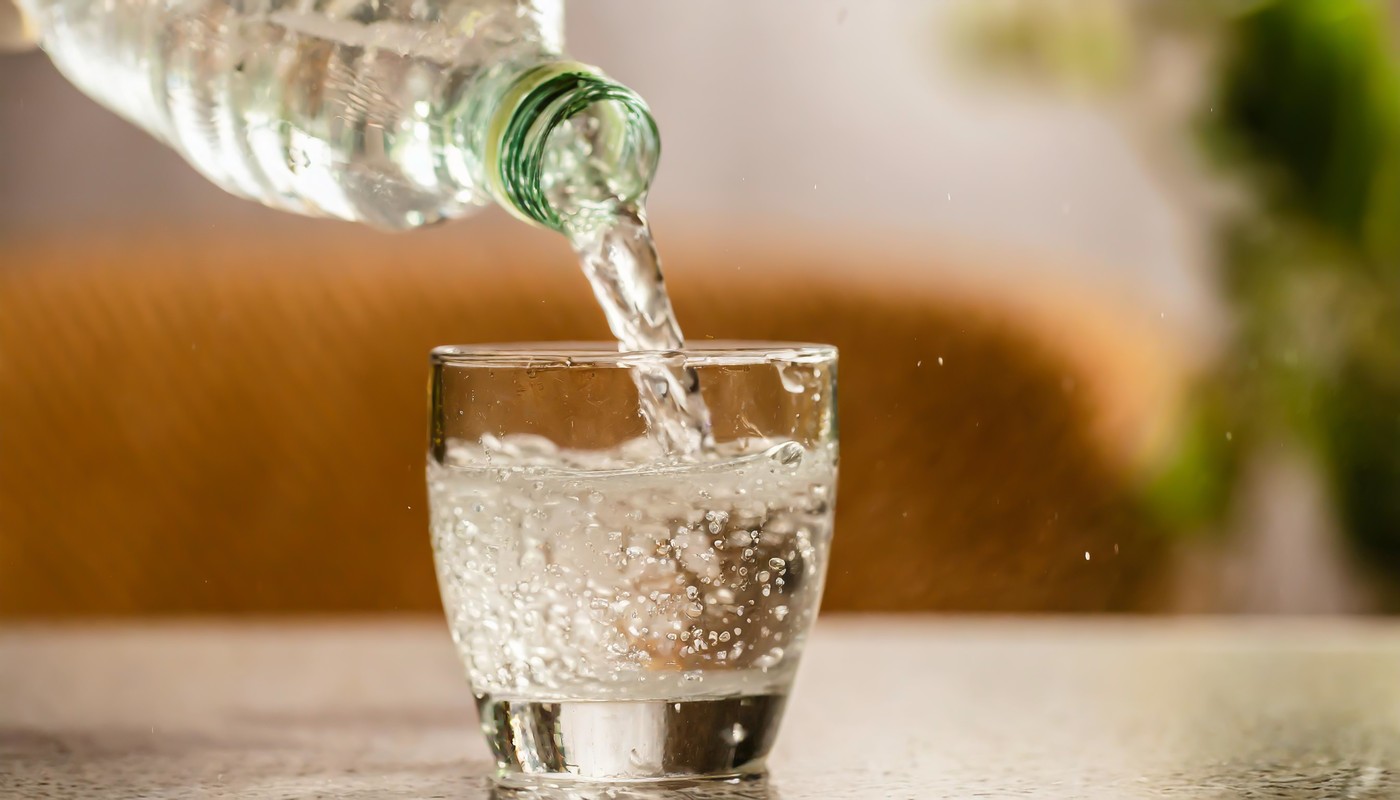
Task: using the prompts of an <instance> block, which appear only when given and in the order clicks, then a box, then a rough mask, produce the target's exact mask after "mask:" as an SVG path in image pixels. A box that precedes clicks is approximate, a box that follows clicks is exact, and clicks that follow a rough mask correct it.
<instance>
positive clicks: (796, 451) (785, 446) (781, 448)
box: [768, 442, 807, 467]
mask: <svg viewBox="0 0 1400 800" xmlns="http://www.w3.org/2000/svg"><path fill="white" fill-rule="evenodd" d="M806 454H807V451H806V450H803V449H802V445H800V444H798V443H797V442H784V443H782V444H780V445H778V446H777V447H775V448H773V449H772V450H769V451H768V456H769V458H772V459H773V460H774V461H776V462H778V463H779V464H782V465H783V466H785V467H795V466H797V465H798V464H801V463H802V457H803V456H804V455H806Z"/></svg>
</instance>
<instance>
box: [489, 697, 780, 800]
mask: <svg viewBox="0 0 1400 800" xmlns="http://www.w3.org/2000/svg"><path fill="white" fill-rule="evenodd" d="M786 701H787V698H786V697H785V696H783V695H778V694H767V695H745V696H739V697H723V698H714V699H705V700H639V701H560V702H538V701H528V700H500V699H496V698H493V697H490V696H486V697H482V698H480V699H479V700H478V701H477V707H478V708H479V709H480V711H481V727H482V730H483V732H485V734H486V739H487V741H488V742H489V743H490V745H491V749H492V750H493V751H494V752H495V754H496V762H497V765H498V766H499V768H500V772H499V773H498V776H497V782H498V784H499V785H501V786H504V787H511V786H518V787H526V788H529V787H537V786H540V785H541V783H542V782H543V783H557V784H561V785H573V784H578V783H582V782H589V781H602V782H610V783H617V782H625V783H633V782H645V783H655V784H660V783H690V784H694V783H695V782H697V781H706V782H708V781H715V780H732V779H738V778H744V777H747V776H756V775H761V774H762V772H763V760H764V758H765V757H766V756H767V755H768V750H769V749H770V748H771V747H772V745H773V738H774V734H775V733H776V732H777V729H778V721H779V719H780V718H781V717H782V712H783V705H784V704H785V703H786Z"/></svg>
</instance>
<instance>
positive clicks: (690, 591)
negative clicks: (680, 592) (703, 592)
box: [685, 586, 700, 600]
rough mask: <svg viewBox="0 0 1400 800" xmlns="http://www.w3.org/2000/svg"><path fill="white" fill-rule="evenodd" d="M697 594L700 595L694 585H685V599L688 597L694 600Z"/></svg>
mask: <svg viewBox="0 0 1400 800" xmlns="http://www.w3.org/2000/svg"><path fill="white" fill-rule="evenodd" d="M699 595H700V590H699V589H697V588H696V587H694V586H687V587H685V596H686V598H687V599H689V600H694V599H695V598H696V597H698V596H699Z"/></svg>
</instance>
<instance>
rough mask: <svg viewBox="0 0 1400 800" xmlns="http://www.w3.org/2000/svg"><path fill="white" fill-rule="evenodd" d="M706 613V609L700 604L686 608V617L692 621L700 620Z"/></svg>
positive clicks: (692, 604)
mask: <svg viewBox="0 0 1400 800" xmlns="http://www.w3.org/2000/svg"><path fill="white" fill-rule="evenodd" d="M704 613H705V607H704V606H703V605H701V604H700V603H691V604H689V605H687V606H686V607H685V615H686V616H687V617H690V618H691V619H698V618H699V617H700V615H701V614H704Z"/></svg>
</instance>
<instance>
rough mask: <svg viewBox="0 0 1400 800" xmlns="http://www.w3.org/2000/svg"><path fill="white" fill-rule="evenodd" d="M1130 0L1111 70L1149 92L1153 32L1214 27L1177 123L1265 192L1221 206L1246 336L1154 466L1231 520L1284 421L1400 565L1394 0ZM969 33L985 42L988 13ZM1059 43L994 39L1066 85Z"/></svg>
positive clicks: (1164, 483)
mask: <svg viewBox="0 0 1400 800" xmlns="http://www.w3.org/2000/svg"><path fill="white" fill-rule="evenodd" d="M1018 5H1019V7H1021V8H1031V7H1038V5H1039V4H1037V3H1036V2H1033V0H1028V2H1025V3H1020V4H1018ZM1051 5H1055V6H1062V12H1063V13H1064V14H1067V15H1070V16H1069V17H1067V18H1066V19H1065V20H1061V22H1060V23H1059V25H1058V26H1044V25H1041V26H1039V27H1035V26H1034V25H1031V21H1032V20H1033V19H1035V18H1036V17H1034V16H1032V17H1027V18H1026V24H1027V25H1030V27H1028V28H1024V29H1023V33H1022V34H1021V35H1022V36H1024V31H1025V30H1038V31H1039V32H1040V34H1041V35H1044V36H1062V35H1063V34H1062V33H1061V30H1062V28H1063V26H1065V25H1072V24H1073V19H1074V17H1073V15H1074V11H1073V8H1070V7H1069V6H1072V5H1074V4H1072V3H1071V4H1057V3H1052V4H1051ZM1095 5H1100V4H1097V3H1096V4H1095ZM1117 5H1118V6H1119V7H1120V9H1121V10H1122V13H1124V14H1127V15H1130V16H1131V18H1132V20H1133V24H1132V25H1128V26H1123V28H1122V30H1124V31H1127V32H1130V33H1125V34H1124V38H1123V40H1122V41H1123V43H1124V46H1123V48H1122V52H1124V53H1126V54H1128V55H1127V56H1126V57H1125V58H1123V59H1122V60H1121V62H1120V65H1119V67H1118V68H1119V69H1120V70H1121V71H1122V75H1121V76H1120V77H1119V78H1113V79H1100V80H1098V81H1097V82H1096V84H1095V85H1096V86H1098V87H1100V88H1101V89H1106V90H1109V91H1119V92H1132V91H1134V89H1133V88H1132V87H1133V85H1134V80H1135V79H1138V78H1140V77H1141V76H1140V74H1139V73H1140V71H1141V70H1143V69H1145V67H1144V62H1145V61H1146V58H1147V57H1146V55H1145V54H1146V52H1147V51H1148V50H1149V49H1150V41H1151V38H1152V37H1153V36H1162V35H1169V36H1186V37H1193V38H1195V39H1196V40H1199V41H1203V42H1208V43H1209V46H1208V47H1207V48H1205V49H1206V50H1208V51H1210V52H1212V53H1213V54H1214V57H1215V58H1217V59H1218V61H1217V64H1216V66H1217V68H1216V69H1215V70H1213V71H1212V72H1210V73H1208V75H1209V78H1208V79H1209V80H1210V81H1211V82H1212V83H1213V86H1211V87H1210V89H1209V91H1207V92H1206V93H1205V95H1204V96H1203V98H1202V106H1204V107H1202V108H1199V109H1197V112H1196V113H1195V114H1194V115H1192V116H1189V117H1185V118H1183V119H1182V120H1181V123H1180V124H1182V125H1184V126H1188V127H1189V128H1191V129H1193V130H1194V132H1195V140H1196V141H1199V142H1200V143H1201V145H1202V147H1203V149H1204V152H1205V153H1206V154H1208V156H1209V157H1210V158H1209V160H1210V163H1211V164H1212V165H1213V166H1214V169H1215V172H1216V173H1217V175H1220V176H1224V177H1225V178H1227V179H1228V180H1229V181H1230V182H1232V183H1233V184H1235V185H1238V186H1242V187H1244V188H1245V190H1246V194H1247V196H1248V198H1249V202H1247V203H1245V204H1243V206H1242V207H1238V208H1234V209H1232V210H1230V211H1229V212H1227V213H1223V214H1221V215H1219V217H1218V218H1217V220H1216V229H1215V236H1216V242H1217V244H1218V255H1219V261H1220V264H1221V267H1222V275H1221V285H1222V290H1223V292H1224V294H1225V296H1226V298H1227V300H1228V301H1229V303H1230V305H1231V307H1232V309H1233V310H1234V312H1235V314H1234V316H1235V319H1234V324H1235V328H1234V330H1233V332H1232V336H1231V341H1230V343H1229V345H1228V347H1227V348H1226V351H1225V353H1224V354H1223V357H1222V358H1220V359H1219V361H1218V363H1217V365H1216V367H1215V368H1214V369H1213V370H1212V371H1210V372H1209V373H1208V374H1206V375H1205V376H1203V377H1202V379H1201V381H1200V382H1199V384H1198V385H1197V386H1196V387H1195V389H1194V390H1193V391H1192V392H1191V396H1190V397H1189V398H1188V401H1187V403H1186V412H1185V419H1184V421H1183V423H1182V425H1181V426H1180V433H1179V435H1178V436H1177V438H1176V440H1175V447H1174V449H1173V451H1172V452H1171V453H1169V454H1168V455H1167V456H1166V457H1165V458H1164V459H1163V460H1162V462H1161V463H1160V464H1158V465H1157V466H1156V468H1155V469H1154V470H1153V471H1152V475H1151V477H1150V479H1149V480H1148V481H1147V487H1146V492H1145V496H1146V498H1147V500H1148V502H1149V504H1150V506H1151V507H1152V508H1153V509H1154V510H1155V511H1156V512H1157V513H1158V514H1159V515H1160V517H1161V519H1162V520H1163V521H1164V522H1165V523H1167V525H1168V526H1170V527H1172V528H1173V529H1176V530H1189V529H1192V528H1199V527H1202V526H1209V525H1218V524H1219V523H1220V521H1221V518H1222V517H1223V516H1224V514H1225V513H1226V512H1227V510H1228V509H1229V507H1230V503H1231V500H1232V498H1233V497H1234V496H1235V495H1236V494H1237V490H1238V483H1239V480H1238V479H1239V475H1240V474H1241V471H1242V470H1241V469H1240V466H1241V462H1242V461H1243V460H1245V459H1247V458H1248V457H1249V454H1250V453H1253V452H1258V448H1260V447H1261V446H1262V445H1263V444H1264V443H1265V442H1267V441H1270V440H1277V439H1278V438H1279V437H1287V438H1289V439H1291V440H1293V441H1295V442H1298V443H1300V444H1302V445H1303V446H1305V447H1306V448H1307V449H1308V451H1309V452H1311V453H1313V454H1314V456H1315V458H1316V462H1317V464H1318V465H1319V468H1320V471H1321V472H1322V473H1323V475H1325V476H1326V478H1327V481H1328V483H1329V485H1330V487H1331V491H1332V496H1333V498H1334V500H1335V503H1336V506H1337V511H1338V513H1339V515H1340V517H1341V519H1342V521H1343V522H1344V525H1345V528H1346V530H1347V531H1348V533H1349V534H1350V535H1351V537H1352V539H1353V541H1354V542H1355V543H1356V544H1357V545H1358V547H1359V548H1360V549H1361V550H1362V551H1363V552H1364V553H1365V554H1367V555H1369V556H1370V557H1371V559H1372V560H1373V562H1379V563H1382V564H1385V565H1387V566H1389V567H1391V568H1392V569H1400V58H1397V52H1396V41H1395V39H1394V37H1395V35H1396V30H1397V27H1396V26H1395V24H1394V23H1395V20H1394V18H1393V11H1392V9H1391V7H1390V6H1389V5H1388V4H1385V3H1382V2H1379V1H1378V0H1241V2H1234V3H1229V2H1206V1H1205V0H1201V1H1200V2H1197V1H1196V0H1177V1H1175V2H1171V3H1161V2H1156V3H1153V2H1132V3H1128V2H1123V3H1118V4H1117ZM1043 13H1045V8H1043V7H1041V8H1040V10H1038V11H1036V12H1035V14H1036V15H1039V14H1043ZM1095 13H1096V14H1097V13H1102V11H1096V12H1095ZM984 22H987V23H995V22H996V20H995V18H994V17H987V18H984ZM1089 25H1090V28H1091V29H1093V30H1103V29H1104V28H1103V26H1101V25H1099V24H1098V23H1092V22H1091V23H1089ZM963 31H964V35H965V36H966V35H967V32H968V31H971V32H972V35H971V37H970V40H971V41H973V42H974V43H975V42H976V41H978V35H979V34H978V31H979V29H978V28H977V27H976V26H965V27H964V28H963ZM984 38H986V40H987V41H996V38H995V37H990V38H987V37H984ZM1110 49H1111V48H1110ZM1056 50H1057V48H1054V47H1048V46H1047V45H1044V44H1040V45H1037V46H1035V47H1027V48H1021V49H1020V55H1019V56H1018V55H1014V54H1013V52H1012V51H1008V50H1007V49H1006V48H1002V47H990V48H984V49H980V50H979V51H978V52H979V53H980V56H981V58H982V60H983V63H984V64H990V65H994V66H996V67H998V68H1001V69H1003V71H1006V70H1005V68H1006V67H1007V66H1008V65H1014V64H1016V63H1017V62H1018V59H1019V60H1020V61H1021V62H1023V63H1022V67H1024V64H1025V63H1035V64H1037V65H1038V67H1039V72H1038V75H1039V78H1040V79H1042V80H1044V79H1045V78H1046V77H1047V76H1050V77H1051V78H1055V77H1056V76H1057V75H1059V77H1060V78H1062V80H1060V84H1061V85H1063V86H1067V87H1073V88H1082V87H1083V86H1084V85H1085V84H1084V82H1083V81H1082V80H1081V79H1080V78H1079V77H1077V75H1078V72H1077V71H1075V70H1070V71H1069V72H1068V73H1065V72H1064V71H1063V70H1060V71H1059V72H1058V73H1057V71H1056V69H1055V67H1054V65H1053V64H1051V63H1049V62H1046V61H1045V60H1044V59H1041V58H1040V57H1039V56H1037V55H1036V54H1037V53H1040V52H1046V51H1049V52H1055V51H1056ZM1028 58H1029V61H1028V62H1027V59H1028ZM1022 67H1018V68H1017V69H1019V68H1022ZM1010 71H1012V72H1015V71H1016V69H1012V70H1010ZM1119 86H1122V87H1127V88H1123V89H1116V88H1114V87H1119ZM1187 133H1188V131H1186V130H1179V131H1176V132H1175V134H1174V135H1178V136H1180V135H1183V134H1187Z"/></svg>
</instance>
